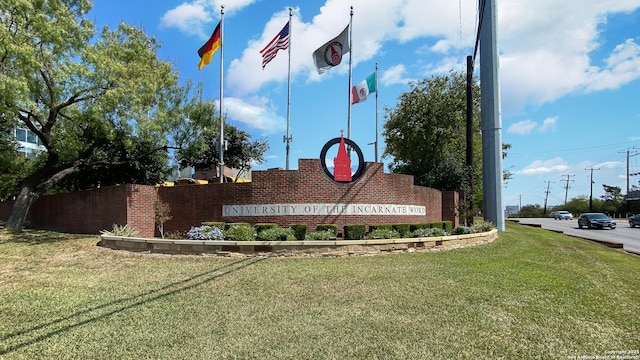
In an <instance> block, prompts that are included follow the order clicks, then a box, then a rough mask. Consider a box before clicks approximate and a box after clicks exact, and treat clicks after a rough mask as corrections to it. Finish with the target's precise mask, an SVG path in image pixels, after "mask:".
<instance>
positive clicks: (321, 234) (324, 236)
mask: <svg viewBox="0 0 640 360" xmlns="http://www.w3.org/2000/svg"><path fill="white" fill-rule="evenodd" d="M335 237H336V234H334V233H333V231H331V230H330V229H327V230H320V231H318V230H316V231H312V232H310V233H308V234H307V237H306V239H307V240H332V239H335Z"/></svg>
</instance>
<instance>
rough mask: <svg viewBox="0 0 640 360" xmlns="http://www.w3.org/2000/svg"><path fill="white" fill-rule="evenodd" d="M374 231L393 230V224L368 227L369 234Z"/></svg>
mask: <svg viewBox="0 0 640 360" xmlns="http://www.w3.org/2000/svg"><path fill="white" fill-rule="evenodd" d="M375 230H393V224H374V225H369V232H372V231H375Z"/></svg>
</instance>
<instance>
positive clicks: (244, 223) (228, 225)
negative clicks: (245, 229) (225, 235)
mask: <svg viewBox="0 0 640 360" xmlns="http://www.w3.org/2000/svg"><path fill="white" fill-rule="evenodd" d="M222 224H223V225H224V230H229V229H230V228H231V227H233V226H249V227H253V226H251V224H249V223H246V222H237V223H222ZM220 229H223V228H220Z"/></svg>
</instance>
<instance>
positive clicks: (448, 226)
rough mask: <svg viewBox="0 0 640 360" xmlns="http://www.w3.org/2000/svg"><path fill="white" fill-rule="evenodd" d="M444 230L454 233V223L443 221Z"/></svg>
mask: <svg viewBox="0 0 640 360" xmlns="http://www.w3.org/2000/svg"><path fill="white" fill-rule="evenodd" d="M442 229H444V231H446V232H448V233H451V232H452V231H453V222H451V221H443V222H442Z"/></svg>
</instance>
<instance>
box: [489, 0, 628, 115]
mask: <svg viewBox="0 0 640 360" xmlns="http://www.w3.org/2000/svg"><path fill="white" fill-rule="evenodd" d="M498 6H499V9H498V10H499V12H498V15H499V24H498V36H499V47H500V51H501V57H500V71H501V72H500V79H501V86H502V90H503V102H502V104H503V111H504V112H517V111H519V110H520V109H522V108H523V107H524V106H526V105H527V104H532V105H540V104H543V103H545V102H550V101H553V100H556V99H558V98H560V97H562V96H564V95H566V94H568V93H570V92H573V91H584V90H587V91H596V90H600V89H605V88H607V89H612V88H617V87H619V86H621V85H622V84H625V83H627V82H629V81H632V80H635V79H638V78H640V65H639V64H640V53H639V51H638V45H637V44H636V43H635V42H633V41H632V40H627V41H626V42H625V43H624V44H621V45H619V46H618V47H617V48H616V50H614V52H613V53H612V54H611V56H610V57H609V60H608V62H607V65H606V66H605V67H598V66H596V65H594V61H593V60H592V59H591V58H590V55H591V54H592V51H594V50H595V49H598V48H599V47H600V46H601V44H600V41H601V39H600V37H599V31H600V28H599V27H600V26H601V25H603V24H605V23H606V21H607V16H608V15H609V14H613V13H619V12H628V11H632V10H635V9H637V8H638V7H640V3H639V2H638V1H637V0H621V1H617V0H603V1H598V0H590V1H584V0H566V1H562V2H557V1H555V0H540V1H536V2H533V3H532V2H530V1H525V0H512V1H502V2H500V3H499V5H498Z"/></svg>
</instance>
